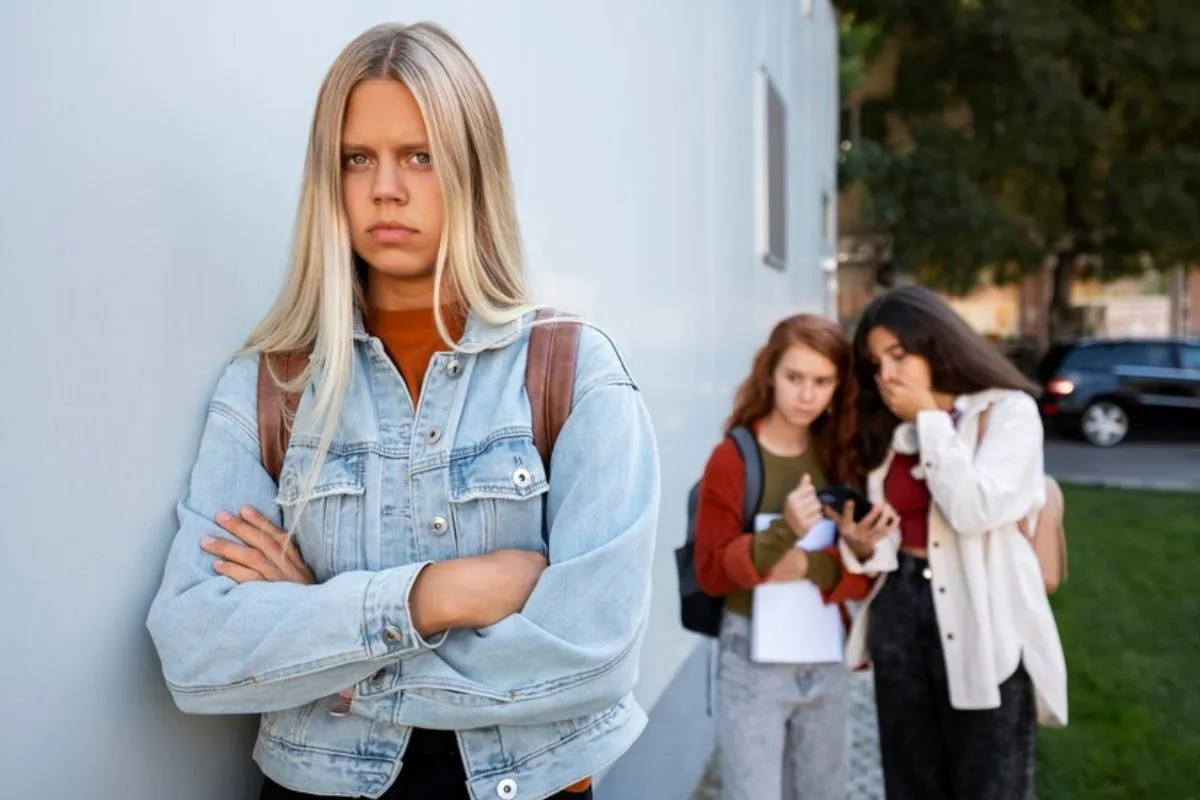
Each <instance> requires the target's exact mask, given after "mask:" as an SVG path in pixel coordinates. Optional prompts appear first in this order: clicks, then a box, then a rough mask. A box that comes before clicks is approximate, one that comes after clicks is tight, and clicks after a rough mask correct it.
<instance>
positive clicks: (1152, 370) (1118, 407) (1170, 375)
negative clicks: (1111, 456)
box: [1037, 339, 1200, 447]
mask: <svg viewBox="0 0 1200 800" xmlns="http://www.w3.org/2000/svg"><path fill="white" fill-rule="evenodd" d="M1037 377H1038V381H1039V382H1040V383H1041V385H1042V389H1043V392H1044V393H1043V395H1042V399H1041V409H1042V416H1043V417H1044V418H1045V419H1046V421H1047V423H1048V424H1052V425H1053V426H1054V427H1056V428H1057V429H1059V430H1060V431H1062V432H1063V433H1067V434H1080V435H1082V436H1083V438H1084V439H1086V440H1087V441H1089V442H1091V443H1092V444H1094V445H1096V446H1097V447H1112V446H1113V445H1115V444H1119V443H1120V442H1121V441H1122V440H1124V439H1125V437H1126V436H1127V435H1129V431H1130V429H1131V428H1134V427H1140V426H1141V425H1142V424H1143V423H1146V422H1149V421H1153V423H1154V424H1155V426H1180V427H1186V428H1189V429H1200V339H1106V340H1093V341H1082V342H1075V343H1072V344H1063V345H1055V346H1053V347H1051V348H1050V351H1049V352H1048V353H1047V354H1046V356H1045V357H1044V358H1043V359H1042V361H1041V363H1040V364H1039V365H1038V371H1037Z"/></svg>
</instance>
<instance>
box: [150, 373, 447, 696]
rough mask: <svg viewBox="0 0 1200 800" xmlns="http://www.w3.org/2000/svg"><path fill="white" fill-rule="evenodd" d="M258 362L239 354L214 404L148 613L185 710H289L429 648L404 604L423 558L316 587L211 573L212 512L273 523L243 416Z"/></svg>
mask: <svg viewBox="0 0 1200 800" xmlns="http://www.w3.org/2000/svg"><path fill="white" fill-rule="evenodd" d="M256 371H257V360H256V359H253V358H251V359H241V360H239V361H235V362H234V363H233V364H232V365H230V366H229V367H228V368H227V369H226V372H225V374H224V376H223V377H222V379H221V382H220V384H219V386H218V389H217V394H216V396H215V397H214V399H213V401H212V403H211V404H210V406H209V412H208V418H207V421H206V424H205V427H204V432H203V434H202V436H201V440H200V450H199V454H198V455H197V457H196V461H195V465H194V466H193V468H192V473H191V478H190V480H189V482H188V485H187V487H186V489H185V491H184V493H183V495H182V497H181V499H180V501H179V504H178V518H179V529H178V532H177V533H176V534H175V539H174V542H173V544H172V545H171V549H170V553H169V555H168V557H167V563H166V568H165V570H164V572H163V578H162V584H161V586H160V588H159V590H158V593H157V595H156V596H155V598H154V601H153V603H152V605H151V607H150V613H149V618H148V620H147V627H148V628H149V630H150V635H151V638H152V639H153V641H154V645H155V647H156V648H157V650H158V654H159V657H160V659H161V660H162V667H163V674H164V676H165V677H166V681H167V687H168V688H169V689H170V691H171V694H172V696H173V697H174V698H175V702H176V704H177V705H178V706H179V708H180V709H182V710H183V711H187V712H192V713H201V714H227V713H254V712H265V711H275V710H279V709H285V708H294V707H296V706H299V705H303V704H305V703H308V702H311V701H313V700H317V699H319V698H321V697H325V696H328V695H332V694H336V693H337V692H338V691H339V690H341V689H343V688H345V687H346V686H349V685H352V684H354V683H356V682H357V681H360V680H363V679H364V678H366V677H368V676H369V675H371V674H372V673H373V672H375V671H376V670H378V669H379V668H380V667H381V666H385V665H387V664H390V663H392V662H395V661H397V660H400V659H402V658H405V657H406V656H409V655H413V654H415V653H418V652H421V651H422V650H424V649H426V648H427V647H428V644H427V643H425V642H424V641H423V640H422V639H421V638H420V637H419V636H418V635H417V633H416V631H415V630H414V628H413V624H412V620H411V618H410V616H409V611H408V595H409V591H410V590H411V588H412V585H413V582H414V581H415V580H416V577H417V574H418V573H419V572H420V571H421V569H422V568H423V567H424V566H425V565H424V564H411V565H405V566H403V567H397V568H395V569H390V570H384V571H382V572H348V573H343V574H341V575H338V576H336V577H335V578H333V579H331V580H329V581H327V582H326V583H323V584H319V585H315V586H301V585H298V584H290V583H264V582H256V583H247V584H244V585H238V584H236V583H235V582H234V581H232V580H230V579H229V578H225V577H222V576H220V575H218V574H216V573H215V572H214V571H213V561H214V560H215V558H214V557H213V556H211V555H209V554H208V553H206V552H204V551H203V550H201V549H200V542H201V540H203V539H204V538H205V537H208V536H214V537H215V536H224V537H228V535H227V534H225V533H224V532H223V531H222V530H221V529H220V528H218V527H217V525H216V523H215V522H213V518H214V516H215V515H216V514H217V512H219V511H222V510H224V511H232V512H235V513H236V511H237V509H238V508H240V507H241V506H243V505H252V506H254V507H255V508H258V509H259V510H261V511H263V512H264V513H265V514H266V515H267V516H268V517H269V518H271V519H272V521H273V522H275V523H276V524H279V523H280V516H279V509H278V507H277V506H276V504H275V494H276V489H275V483H274V481H273V480H272V479H271V477H270V476H269V475H268V474H267V472H266V470H265V469H264V468H263V467H262V465H261V462H260V460H259V450H258V436H257V423H256V421H254V417H253V416H250V414H252V413H253V411H252V409H254V408H255V407H256V406H255V388H254V387H255V382H254V380H255V376H256V374H257V373H256Z"/></svg>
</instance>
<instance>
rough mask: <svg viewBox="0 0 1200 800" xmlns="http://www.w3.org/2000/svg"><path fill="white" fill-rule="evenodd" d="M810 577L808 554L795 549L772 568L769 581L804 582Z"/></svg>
mask: <svg viewBox="0 0 1200 800" xmlns="http://www.w3.org/2000/svg"><path fill="white" fill-rule="evenodd" d="M807 577H808V553H806V552H805V551H804V549H803V548H801V547H793V548H792V549H791V550H788V551H787V552H786V553H784V554H783V558H781V559H779V562H778V563H777V564H776V565H775V566H774V567H772V568H771V572H770V573H769V574H768V575H767V580H768V581H770V582H771V583H787V582H790V581H802V580H804V579H805V578H807Z"/></svg>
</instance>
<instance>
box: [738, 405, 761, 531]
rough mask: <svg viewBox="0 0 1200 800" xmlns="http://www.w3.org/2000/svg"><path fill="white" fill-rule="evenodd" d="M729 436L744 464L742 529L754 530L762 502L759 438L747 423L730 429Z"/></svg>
mask: <svg viewBox="0 0 1200 800" xmlns="http://www.w3.org/2000/svg"><path fill="white" fill-rule="evenodd" d="M729 438H731V439H733V443H734V444H735V445H737V449H738V453H739V454H740V455H741V457H742V464H743V465H744V467H745V469H744V481H745V482H744V483H743V487H744V488H743V491H742V530H744V531H752V530H754V517H755V515H757V514H758V506H759V504H760V503H762V493H763V482H764V480H765V478H764V476H763V462H762V453H761V452H760V451H759V449H758V439H756V438H755V437H754V431H752V430H750V428H748V427H747V426H745V425H737V426H735V427H734V428H733V430H731V431H729Z"/></svg>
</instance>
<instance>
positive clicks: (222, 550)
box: [200, 506, 317, 584]
mask: <svg viewBox="0 0 1200 800" xmlns="http://www.w3.org/2000/svg"><path fill="white" fill-rule="evenodd" d="M239 513H240V516H237V517H235V516H233V515H232V514H229V513H227V512H224V511H222V512H221V513H220V514H217V518H216V522H217V524H218V525H220V526H221V528H222V529H223V530H225V531H226V532H228V533H230V534H232V535H234V536H236V537H237V538H238V540H239V541H240V542H241V544H239V543H238V542H231V541H229V540H227V539H218V538H215V537H210V538H208V539H205V540H204V541H203V542H201V543H200V547H201V548H202V549H203V550H204V551H205V552H206V553H211V554H212V555H214V556H216V557H217V561H216V562H215V563H214V564H213V570H215V571H216V572H217V573H218V574H219V575H224V576H225V577H226V578H230V579H232V580H234V581H237V582H238V583H249V582H250V581H283V582H288V583H302V584H313V583H316V582H317V581H316V578H315V577H313V573H312V570H311V569H309V568H308V565H307V564H305V563H304V559H303V558H301V557H300V551H299V550H298V549H297V548H296V543H295V542H294V541H292V539H291V537H290V536H288V535H287V533H286V532H285V531H283V530H282V529H281V528H279V527H277V526H276V525H275V524H274V523H273V522H271V521H270V520H269V519H267V518H266V517H264V516H263V515H262V514H260V513H258V511H256V510H255V509H253V508H251V507H250V506H242V509H241V511H240V512H239Z"/></svg>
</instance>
